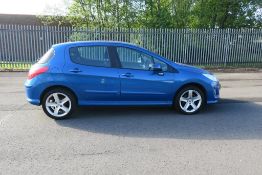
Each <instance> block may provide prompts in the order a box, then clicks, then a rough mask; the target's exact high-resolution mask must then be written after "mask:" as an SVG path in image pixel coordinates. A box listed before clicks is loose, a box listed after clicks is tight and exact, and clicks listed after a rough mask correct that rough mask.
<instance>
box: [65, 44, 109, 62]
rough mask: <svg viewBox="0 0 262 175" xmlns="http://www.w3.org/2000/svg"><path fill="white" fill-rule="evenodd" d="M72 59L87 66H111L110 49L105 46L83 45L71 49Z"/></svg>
mask: <svg viewBox="0 0 262 175" xmlns="http://www.w3.org/2000/svg"><path fill="white" fill-rule="evenodd" d="M69 55H70V58H71V60H72V61H73V62H74V63H77V64H83V65H87V66H99V67H110V66H111V62H110V59H109V54H108V49H107V47H105V46H81V47H72V48H70V49H69Z"/></svg>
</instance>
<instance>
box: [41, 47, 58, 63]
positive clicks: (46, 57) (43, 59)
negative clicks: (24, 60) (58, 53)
mask: <svg viewBox="0 0 262 175" xmlns="http://www.w3.org/2000/svg"><path fill="white" fill-rule="evenodd" d="M54 55H55V52H54V49H53V48H51V49H49V50H48V51H47V52H46V53H45V54H44V55H43V56H42V57H41V58H40V59H39V61H38V62H37V63H39V64H45V63H47V62H48V61H49V60H50V59H51V58H53V56H54Z"/></svg>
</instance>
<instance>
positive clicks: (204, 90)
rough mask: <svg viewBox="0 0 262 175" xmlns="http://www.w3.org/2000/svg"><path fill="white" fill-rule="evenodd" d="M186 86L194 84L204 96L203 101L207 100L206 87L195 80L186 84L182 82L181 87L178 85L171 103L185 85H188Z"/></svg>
mask: <svg viewBox="0 0 262 175" xmlns="http://www.w3.org/2000/svg"><path fill="white" fill-rule="evenodd" d="M188 86H196V87H197V88H199V89H200V90H201V91H202V92H203V93H204V97H205V103H206V102H207V90H206V88H205V87H204V86H203V85H202V84H200V83H195V82H190V83H186V84H183V85H182V86H181V87H179V88H178V89H177V91H176V92H175V95H174V98H173V103H174V102H175V99H176V97H177V94H178V93H179V92H180V91H181V90H182V89H183V88H185V87H188Z"/></svg>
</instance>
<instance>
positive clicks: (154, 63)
mask: <svg viewBox="0 0 262 175" xmlns="http://www.w3.org/2000/svg"><path fill="white" fill-rule="evenodd" d="M25 88H26V94H27V100H28V101H29V102H30V103H31V104H34V105H42V107H43V110H44V112H45V113H46V114H47V115H48V116H49V117H51V118H54V119H64V118H67V117H69V116H70V115H71V114H72V113H73V111H74V110H75V109H76V107H77V106H110V105H117V106H129V105H132V106H136V105H137V106H146V105H157V106H174V107H175V109H177V110H178V111H180V112H181V113H184V114H195V113H197V112H198V111H200V110H201V109H202V108H203V107H204V106H205V104H210V103H216V102H217V101H218V99H219V89H220V84H219V81H218V79H217V78H216V77H215V76H214V75H213V74H211V73H210V72H208V71H206V70H203V69H199V68H196V67H193V66H187V65H183V64H178V63H175V62H172V61H170V60H168V59H166V58H163V57H161V56H159V55H157V54H155V53H152V52H150V51H148V50H146V49H143V48H141V47H138V46H135V45H132V44H129V43H123V42H114V41H83V42H69V43H61V44H56V45H53V46H52V47H51V48H50V50H48V51H47V52H46V53H45V54H44V55H43V57H42V58H40V60H39V61H38V62H37V63H36V64H35V65H33V66H32V68H31V69H30V71H29V74H28V79H27V81H26V82H25Z"/></svg>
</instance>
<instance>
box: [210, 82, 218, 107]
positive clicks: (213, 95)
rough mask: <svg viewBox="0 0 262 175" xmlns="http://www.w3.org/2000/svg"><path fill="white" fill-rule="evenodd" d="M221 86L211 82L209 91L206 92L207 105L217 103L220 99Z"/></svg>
mask: <svg viewBox="0 0 262 175" xmlns="http://www.w3.org/2000/svg"><path fill="white" fill-rule="evenodd" d="M220 89H221V84H220V83H219V82H218V81H217V82H212V84H211V87H210V90H209V91H208V97H207V104H212V103H217V102H218V101H219V99H220Z"/></svg>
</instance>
